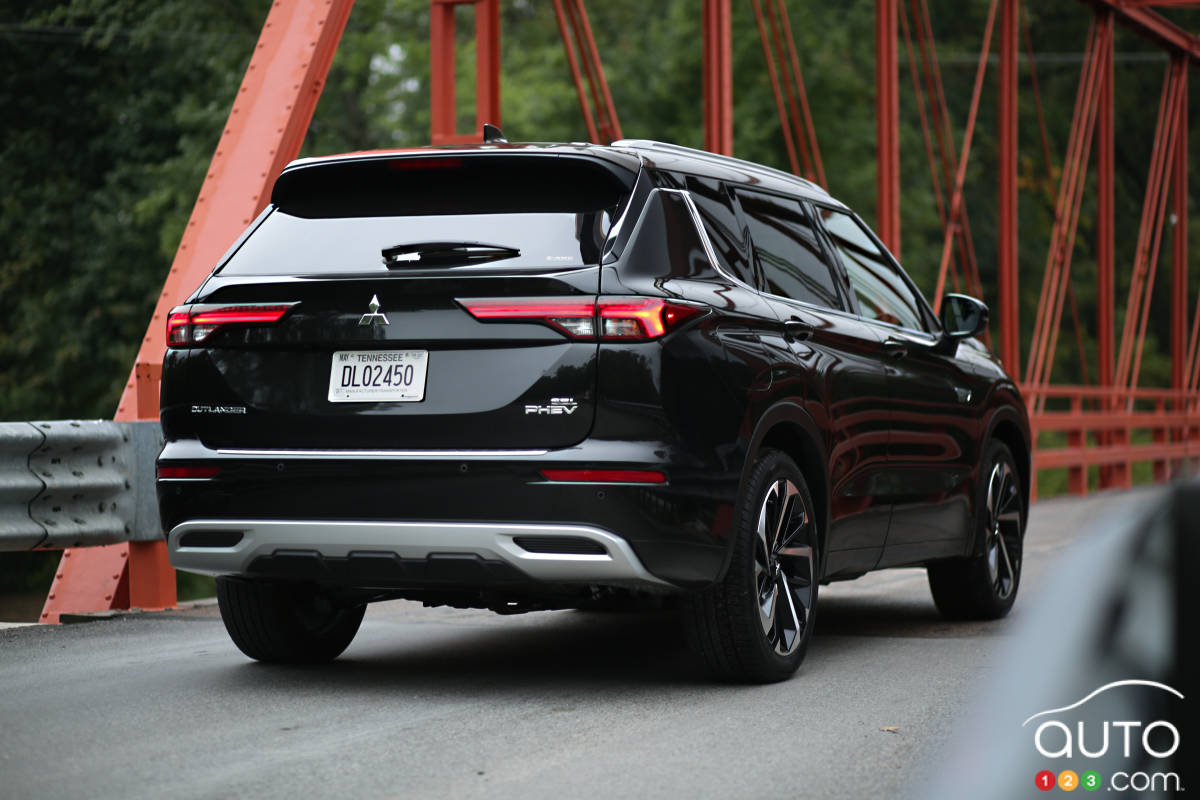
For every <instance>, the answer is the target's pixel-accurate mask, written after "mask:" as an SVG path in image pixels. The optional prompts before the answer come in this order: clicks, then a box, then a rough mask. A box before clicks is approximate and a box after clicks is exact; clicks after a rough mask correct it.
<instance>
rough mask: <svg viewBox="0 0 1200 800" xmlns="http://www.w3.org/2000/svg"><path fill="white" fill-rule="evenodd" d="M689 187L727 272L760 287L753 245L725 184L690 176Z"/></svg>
mask: <svg viewBox="0 0 1200 800" xmlns="http://www.w3.org/2000/svg"><path fill="white" fill-rule="evenodd" d="M687 183H688V190H689V191H690V193H691V195H692V201H693V202H695V204H696V210H697V211H699V212H700V219H701V220H702V221H703V222H704V230H705V231H706V232H707V233H708V238H709V241H711V242H712V246H713V250H715V251H716V253H717V260H718V261H719V262H720V263H719V264H718V265H717V266H719V267H720V268H721V269H722V270H724V271H725V272H726V273H728V274H730V275H732V276H733V277H735V278H737V279H738V280H740V281H741V282H742V283H745V284H746V285H747V286H754V287H757V286H758V283H757V282H756V281H755V280H754V270H753V268H752V267H751V265H750V248H749V245H748V244H747V243H746V233H745V231H743V230H742V225H741V223H740V222H738V218H737V213H736V212H735V211H734V210H733V202H732V199H731V198H730V196H729V192H728V191H727V190H726V189H725V186H724V184H722V183H719V182H717V181H712V180H705V179H703V178H696V177H689V178H688V182H687Z"/></svg>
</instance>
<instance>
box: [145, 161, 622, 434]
mask: <svg viewBox="0 0 1200 800" xmlns="http://www.w3.org/2000/svg"><path fill="white" fill-rule="evenodd" d="M635 177H636V173H635V172H633V171H631V170H629V169H626V168H623V167H620V166H615V165H614V164H612V163H610V162H603V161H599V160H597V159H593V158H588V157H580V156H564V155H561V154H557V155H525V154H513V153H487V154H464V155H458V154H452V155H443V154H437V155H423V156H419V157H413V156H406V157H395V158H375V159H363V160H357V161H346V162H320V163H316V164H312V165H307V166H302V167H299V168H293V169H291V170H289V171H287V172H285V173H284V174H283V175H282V176H281V177H280V179H279V181H278V182H277V183H276V187H275V191H274V194H273V197H272V207H271V208H270V209H269V210H268V212H267V213H266V214H265V215H264V217H262V218H261V219H260V221H259V223H258V225H257V228H256V229H255V230H254V231H253V232H252V233H251V234H250V235H249V236H248V237H246V238H245V240H244V241H243V243H242V244H241V245H240V247H238V249H237V250H236V251H235V252H234V253H232V255H230V256H229V257H228V258H227V259H226V261H225V262H224V263H223V265H222V266H221V267H220V269H218V271H217V272H216V274H214V275H213V276H212V277H211V278H210V279H209V281H208V282H207V283H206V284H205V285H204V287H202V289H201V291H200V292H199V293H198V295H197V296H196V298H194V302H193V304H191V305H190V306H188V307H183V308H181V309H179V310H177V311H178V312H179V313H177V314H175V315H173V318H174V319H176V320H177V322H176V325H177V327H180V328H181V329H182V328H186V330H181V331H177V332H176V333H175V334H174V338H176V339H177V340H179V341H180V342H181V346H179V347H177V348H176V352H175V353H173V354H172V356H173V358H172V359H169V363H168V367H169V369H168V375H167V376H165V379H173V378H174V373H177V372H178V374H183V375H186V376H187V377H186V382H187V385H186V390H185V391H184V392H182V393H180V392H178V391H172V392H170V393H169V395H168V394H164V397H167V396H170V397H186V399H187V401H188V403H187V405H188V406H189V407H188V408H187V409H186V410H184V409H178V408H177V409H174V410H173V411H174V412H175V414H176V416H178V415H180V414H187V415H188V416H189V417H190V419H189V420H188V421H189V422H190V425H189V426H188V427H190V428H191V430H192V431H193V432H194V434H195V435H197V436H199V438H200V439H201V440H202V441H203V442H204V443H205V444H206V445H208V446H210V447H218V448H236V449H352V450H381V449H382V450H395V449H430V448H433V449H454V450H476V449H511V448H516V449H541V448H551V447H563V446H568V445H571V444H574V443H577V442H579V441H580V440H582V439H583V438H585V437H586V436H587V434H588V431H589V430H590V429H591V425H592V421H593V416H594V411H595V391H596V362H597V349H598V345H597V343H596V341H595V339H594V337H587V336H584V337H576V336H573V335H572V333H577V332H578V330H577V329H576V328H575V327H574V326H575V324H576V323H577V322H578V321H579V319H581V318H583V317H585V316H588V317H589V318H590V315H591V314H592V312H591V311H590V310H587V309H591V308H592V306H591V304H592V303H594V301H595V296H596V292H597V288H598V283H599V267H598V266H597V265H598V263H599V261H600V253H601V252H602V248H603V246H604V243H605V240H606V238H607V236H608V233H609V231H610V229H611V227H612V224H613V220H614V219H616V218H617V216H618V215H619V214H620V213H621V211H622V210H623V206H624V204H625V203H626V202H627V199H628V197H629V191H630V188H631V186H632V184H633V181H634V179H635ZM176 364H177V365H178V366H176ZM167 411H168V409H166V408H164V414H165V413H167Z"/></svg>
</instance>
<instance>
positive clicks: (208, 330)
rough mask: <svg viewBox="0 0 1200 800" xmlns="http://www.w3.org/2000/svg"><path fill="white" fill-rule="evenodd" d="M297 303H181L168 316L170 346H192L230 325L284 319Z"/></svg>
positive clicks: (271, 321) (260, 323)
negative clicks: (189, 304) (181, 304)
mask: <svg viewBox="0 0 1200 800" xmlns="http://www.w3.org/2000/svg"><path fill="white" fill-rule="evenodd" d="M296 305H297V304H296V303H272V304H269V305H228V306H226V305H194V306H177V307H176V308H173V309H171V312H170V313H169V314H168V315H167V346H168V347H188V346H189V345H196V344H200V343H201V342H203V341H204V340H205V339H207V338H208V337H210V336H212V335H213V334H214V333H216V332H217V331H218V330H219V329H221V328H223V327H226V326H229V325H270V324H272V323H275V322H278V321H279V320H281V319H283V316H284V315H285V314H287V313H288V312H289V311H291V310H292V308H294V307H295V306H296Z"/></svg>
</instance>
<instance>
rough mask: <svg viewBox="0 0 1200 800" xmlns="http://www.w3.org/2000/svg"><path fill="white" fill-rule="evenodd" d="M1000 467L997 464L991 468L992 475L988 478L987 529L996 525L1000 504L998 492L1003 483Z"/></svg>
mask: <svg viewBox="0 0 1200 800" xmlns="http://www.w3.org/2000/svg"><path fill="white" fill-rule="evenodd" d="M1001 466H1002V465H1000V464H997V465H996V466H994V467H992V474H991V475H989V476H988V489H987V524H988V527H989V528H992V527H994V526H995V524H996V513H997V511H998V509H999V504H1000V490H1001V487H1002V485H1003V482H1004V476H1003V473H1002V472H1001Z"/></svg>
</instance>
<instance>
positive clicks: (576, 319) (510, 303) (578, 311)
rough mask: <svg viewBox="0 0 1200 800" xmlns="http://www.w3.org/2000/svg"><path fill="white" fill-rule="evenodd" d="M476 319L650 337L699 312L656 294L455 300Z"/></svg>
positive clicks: (572, 332) (610, 336) (576, 334)
mask: <svg viewBox="0 0 1200 800" xmlns="http://www.w3.org/2000/svg"><path fill="white" fill-rule="evenodd" d="M458 302H459V304H460V305H462V307H463V308H465V309H466V310H467V311H468V312H469V313H470V314H471V316H473V317H475V318H476V319H479V320H506V321H512V322H517V321H523V322H540V323H543V324H546V325H550V326H551V327H554V328H557V329H558V330H560V331H562V332H563V333H565V334H567V335H568V336H570V337H571V338H572V339H594V338H596V335H597V333H596V332H597V331H599V338H600V339H602V340H605V341H612V340H622V339H656V338H658V337H660V336H662V335H664V334H665V333H667V332H668V331H670V330H671V329H672V328H674V327H676V326H677V325H679V324H680V323H682V322H683V321H684V320H686V319H688V318H690V317H693V316H695V315H697V314H699V313H701V312H702V311H703V308H701V307H699V306H693V305H687V304H685V303H679V302H675V301H671V300H662V299H660V298H657V297H601V298H598V299H597V300H595V301H593V300H591V299H590V298H589V299H584V298H562V299H554V300H542V299H511V298H505V299H496V300H493V299H479V300H459V301H458Z"/></svg>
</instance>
